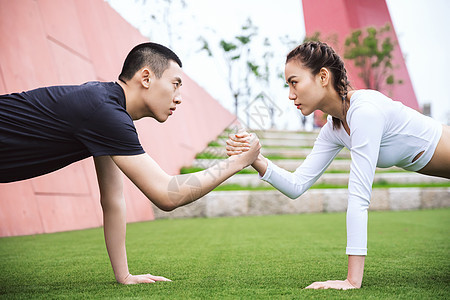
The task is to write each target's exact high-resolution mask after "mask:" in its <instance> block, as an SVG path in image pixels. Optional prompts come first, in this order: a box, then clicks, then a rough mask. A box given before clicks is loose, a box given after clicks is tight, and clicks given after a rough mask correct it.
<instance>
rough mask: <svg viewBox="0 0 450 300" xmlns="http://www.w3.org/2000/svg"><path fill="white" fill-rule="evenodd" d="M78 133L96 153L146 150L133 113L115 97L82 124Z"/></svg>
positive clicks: (82, 140)
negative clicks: (131, 114)
mask: <svg viewBox="0 0 450 300" xmlns="http://www.w3.org/2000/svg"><path fill="white" fill-rule="evenodd" d="M75 136H76V138H77V139H78V140H79V141H80V142H81V143H83V144H84V145H85V146H86V148H87V149H88V150H89V152H90V153H91V154H92V155H93V156H94V157H95V156H101V155H137V154H142V153H144V152H145V151H144V149H143V148H142V146H141V144H140V142H139V138H138V134H137V132H136V128H135V126H134V123H133V120H132V119H131V117H130V115H129V114H128V113H127V112H126V110H125V109H124V108H123V107H121V106H120V105H118V104H116V103H114V102H113V101H106V102H104V103H102V104H101V105H100V106H98V107H97V108H96V109H95V111H94V112H92V113H91V114H90V115H89V117H88V118H85V119H84V120H83V122H82V123H81V124H79V126H78V128H77V130H76V133H75Z"/></svg>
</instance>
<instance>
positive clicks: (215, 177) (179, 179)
mask: <svg viewBox="0 0 450 300" xmlns="http://www.w3.org/2000/svg"><path fill="white" fill-rule="evenodd" d="M244 167H245V165H243V164H242V163H241V162H240V161H239V160H238V159H236V157H235V156H232V157H229V158H228V159H225V160H222V161H220V162H218V163H217V164H215V165H214V166H212V167H210V168H208V169H206V170H203V171H200V172H195V173H191V174H183V175H176V176H173V178H172V180H171V181H170V182H169V186H168V195H169V200H170V202H171V203H172V205H173V208H176V207H179V206H183V205H185V204H188V203H191V202H193V201H195V200H197V199H199V198H201V197H203V196H204V195H206V194H207V193H209V192H210V191H212V190H213V189H214V188H216V187H217V186H218V185H219V184H221V183H222V182H224V181H225V180H227V179H228V178H230V177H231V176H232V175H234V174H235V173H237V172H239V171H240V170H242V169H243V168H244Z"/></svg>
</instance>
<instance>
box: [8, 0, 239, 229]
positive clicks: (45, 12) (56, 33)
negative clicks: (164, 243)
mask: <svg viewBox="0 0 450 300" xmlns="http://www.w3.org/2000/svg"><path fill="white" fill-rule="evenodd" d="M145 41H147V39H146V38H145V37H143V36H142V35H141V34H140V33H139V32H138V30H137V29H135V28H134V27H132V26H131V25H130V24H128V23H127V22H126V21H125V20H124V19H123V18H122V17H121V16H119V14H117V13H116V12H115V11H114V10H113V9H112V8H111V7H110V6H109V5H108V4H107V3H106V2H104V1H103V0H89V1H78V0H58V1H55V0H14V1H11V0H0V45H1V47H0V94H5V93H10V92H20V91H23V90H28V89H33V88H36V87H39V86H48V85H55V84H81V83H84V82H86V81H90V80H101V81H114V80H116V78H117V75H118V74H119V72H120V70H121V67H122V63H123V60H124V59H125V56H126V54H127V53H128V52H129V50H131V48H132V47H133V46H135V45H136V44H138V43H141V42H145ZM181 59H183V58H181ZM182 93H183V104H181V105H180V106H179V107H178V108H177V111H176V113H175V114H174V115H173V116H171V117H170V118H169V120H168V121H167V122H166V123H164V124H160V123H158V122H156V121H154V120H153V119H147V120H140V121H137V122H136V127H137V129H138V133H139V137H140V140H141V143H142V145H143V146H144V148H145V150H146V151H147V153H149V154H150V155H151V156H152V157H153V158H154V159H155V160H156V161H157V162H158V163H159V164H160V165H161V167H162V168H163V169H164V170H165V171H166V172H168V173H169V174H177V173H178V172H179V169H180V167H181V166H183V165H189V164H190V163H191V162H192V160H193V158H194V156H195V154H196V153H198V152H200V151H201V150H202V149H203V148H204V147H206V145H207V143H208V142H209V141H211V140H213V139H215V138H216V137H217V135H219V134H220V133H221V132H222V130H223V129H224V128H225V127H226V126H228V125H229V124H230V123H231V122H232V121H233V120H234V116H233V115H232V114H231V113H229V112H228V111H227V110H225V109H224V108H223V107H222V106H221V105H220V104H219V103H218V102H217V101H215V99H213V98H212V97H211V96H210V95H209V94H207V93H206V92H205V91H204V90H203V89H202V88H201V87H199V86H198V85H197V84H196V83H195V82H194V81H192V80H191V79H190V78H189V77H187V76H185V78H184V80H183V88H182ZM125 196H126V201H127V220H128V221H129V222H135V221H144V220H152V219H153V211H152V208H151V206H150V204H149V201H148V200H147V199H146V198H145V197H144V196H143V195H142V194H141V193H140V192H139V191H138V190H137V189H136V188H135V187H134V186H133V185H132V184H131V183H130V182H128V181H126V190H125ZM101 225H102V213H101V207H100V203H99V192H98V187H97V183H96V175H95V170H94V165H93V160H92V159H91V158H89V159H86V160H83V161H81V162H78V163H75V164H72V165H70V166H68V167H66V168H64V169H61V170H59V171H56V172H54V173H52V174H48V175H44V176H41V177H38V178H34V179H30V180H25V181H21V182H16V183H8V184H0V236H12V235H25V234H36V233H45V232H56V231H64V230H74V229H82V228H89V227H97V226H101Z"/></svg>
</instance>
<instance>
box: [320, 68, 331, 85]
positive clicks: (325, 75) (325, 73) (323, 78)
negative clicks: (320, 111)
mask: <svg viewBox="0 0 450 300" xmlns="http://www.w3.org/2000/svg"><path fill="white" fill-rule="evenodd" d="M330 76H331V74H330V71H329V70H328V69H327V68H321V69H320V71H319V79H320V83H321V84H322V86H323V87H325V86H327V85H328V83H329V82H330V79H331V78H330Z"/></svg>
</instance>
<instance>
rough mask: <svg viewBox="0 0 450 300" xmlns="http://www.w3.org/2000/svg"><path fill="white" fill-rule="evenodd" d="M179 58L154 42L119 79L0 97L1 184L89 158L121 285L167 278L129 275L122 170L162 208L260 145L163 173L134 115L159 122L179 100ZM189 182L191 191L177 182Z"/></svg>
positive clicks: (211, 182) (226, 171) (248, 158)
mask: <svg viewBox="0 0 450 300" xmlns="http://www.w3.org/2000/svg"><path fill="white" fill-rule="evenodd" d="M181 66H182V64H181V61H180V59H179V58H178V56H177V55H176V54H175V53H174V52H172V51H171V50H170V49H168V48H166V47H164V46H162V45H159V44H155V43H144V44H140V45H138V46H136V47H134V48H133V49H132V50H131V51H130V53H129V54H128V56H127V58H126V59H125V62H124V65H123V69H122V72H121V74H120V75H119V80H118V81H117V82H116V83H113V82H89V83H86V84H83V85H80V86H55V87H46V88H39V89H36V90H32V91H27V92H22V93H15V94H8V95H2V96H0V182H12V181H17V180H23V179H27V178H32V177H35V176H39V175H43V174H46V173H49V172H52V171H55V170H57V169H60V168H62V167H64V166H67V165H69V164H71V163H73V162H75V161H78V160H81V159H84V158H86V157H89V156H93V157H94V163H95V168H96V172H97V179H98V184H99V189H100V195H101V199H100V201H101V205H102V209H103V221H104V232H105V242H106V247H107V250H108V254H109V257H110V260H111V265H112V267H113V270H114V274H115V277H116V280H117V281H118V282H120V283H123V284H135V283H150V282H155V281H167V280H168V279H166V278H164V277H160V276H153V275H150V274H145V275H131V274H130V273H129V271H128V263H127V256H126V249H125V235H126V213H125V199H124V196H123V183H122V172H123V173H124V174H125V175H126V176H127V177H128V178H129V179H130V180H131V181H132V182H133V183H134V184H135V185H136V186H137V187H138V188H139V189H140V190H141V191H142V192H143V193H144V194H145V195H146V196H147V198H148V199H149V200H150V201H152V202H153V203H154V204H155V205H156V206H157V207H159V208H160V209H163V210H165V211H170V210H173V209H175V208H177V207H179V206H182V205H185V204H187V203H190V202H192V201H195V200H197V199H198V198H200V197H202V196H204V195H205V194H207V193H208V192H210V191H211V190H212V189H214V188H215V187H216V186H218V185H219V184H220V183H222V182H223V181H225V180H226V179H227V178H229V177H230V176H232V175H233V174H235V173H236V172H238V171H240V170H242V169H243V168H245V167H247V166H248V165H250V164H251V163H252V162H253V161H254V160H255V158H256V157H257V155H258V154H259V148H260V146H259V143H258V142H254V141H253V142H252V141H249V143H248V144H246V145H253V144H252V143H257V145H256V147H251V148H250V147H248V149H250V150H248V151H245V152H242V153H240V154H239V155H235V156H231V157H229V158H228V159H226V160H223V161H221V162H219V163H218V164H217V165H215V166H213V167H211V168H209V169H207V170H205V171H201V172H197V173H195V174H194V175H177V176H170V175H168V174H167V173H165V172H164V171H163V170H162V169H161V168H160V167H159V166H158V164H157V163H156V162H155V161H154V160H153V159H152V158H151V157H150V156H149V155H147V154H146V153H145V152H144V150H143V148H142V146H141V144H140V142H139V139H138V136H137V132H136V128H135V127H134V123H133V121H134V120H138V119H140V118H143V117H152V118H154V119H156V120H157V121H159V122H164V121H166V120H167V118H168V117H169V116H170V115H172V113H173V112H174V111H175V109H176V106H177V105H178V104H180V103H181V94H180V87H181V85H182V72H181ZM186 180H187V181H191V182H192V181H194V182H195V183H196V187H197V188H196V189H192V187H190V186H189V185H178V184H177V183H178V182H184V181H186Z"/></svg>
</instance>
